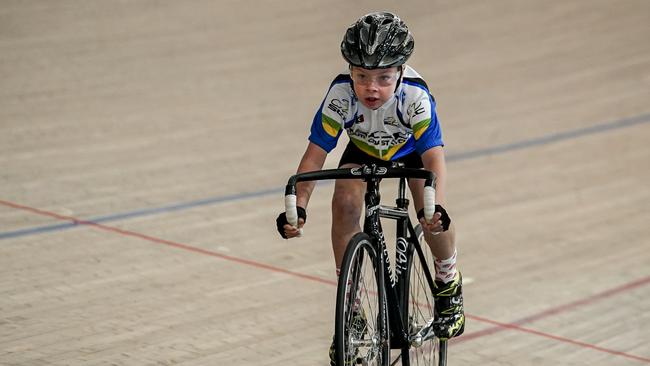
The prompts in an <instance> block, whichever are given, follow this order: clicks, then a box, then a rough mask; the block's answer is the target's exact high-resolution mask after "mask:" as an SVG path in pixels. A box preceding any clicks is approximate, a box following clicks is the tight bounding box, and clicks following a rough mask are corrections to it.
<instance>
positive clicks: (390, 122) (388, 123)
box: [384, 116, 399, 127]
mask: <svg viewBox="0 0 650 366" xmlns="http://www.w3.org/2000/svg"><path fill="white" fill-rule="evenodd" d="M384 125H386V126H393V127H399V123H398V122H397V120H396V119H395V117H393V116H388V117H386V118H384Z"/></svg>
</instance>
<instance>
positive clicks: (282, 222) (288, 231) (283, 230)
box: [275, 206, 307, 239]
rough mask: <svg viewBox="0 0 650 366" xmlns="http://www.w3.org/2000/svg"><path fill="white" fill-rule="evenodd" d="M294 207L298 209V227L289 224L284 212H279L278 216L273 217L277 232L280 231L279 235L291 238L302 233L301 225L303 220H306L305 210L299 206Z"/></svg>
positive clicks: (303, 223)
mask: <svg viewBox="0 0 650 366" xmlns="http://www.w3.org/2000/svg"><path fill="white" fill-rule="evenodd" d="M296 209H297V211H298V227H295V226H292V225H291V224H289V222H288V221H287V213H286V212H283V213H281V214H280V215H278V218H277V219H275V224H276V226H277V229H278V233H280V236H282V237H283V238H285V239H291V238H295V237H297V236H300V235H302V227H303V226H305V222H306V221H307V211H305V209H304V208H302V207H300V206H298V207H296Z"/></svg>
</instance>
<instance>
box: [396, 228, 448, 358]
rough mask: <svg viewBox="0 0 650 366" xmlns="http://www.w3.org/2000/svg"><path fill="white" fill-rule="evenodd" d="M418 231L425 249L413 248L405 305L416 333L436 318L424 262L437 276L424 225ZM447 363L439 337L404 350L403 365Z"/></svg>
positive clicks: (410, 325) (416, 231) (419, 238)
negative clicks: (423, 228)
mask: <svg viewBox="0 0 650 366" xmlns="http://www.w3.org/2000/svg"><path fill="white" fill-rule="evenodd" d="M415 233H416V234H417V237H418V242H419V243H420V248H421V249H422V252H421V253H420V252H418V251H417V250H415V248H413V250H412V251H411V252H410V255H409V258H408V262H407V271H408V272H407V273H408V282H407V283H406V285H405V291H404V295H405V296H406V299H405V301H404V304H408V306H405V310H406V311H407V314H406V317H405V319H406V324H407V326H408V332H409V334H411V335H412V334H415V333H417V331H418V330H420V329H421V328H422V326H424V324H425V323H426V322H428V321H429V320H430V319H433V316H434V306H435V300H434V298H433V289H432V288H431V286H430V284H429V281H428V280H427V276H426V274H425V271H424V267H423V265H422V263H423V262H425V263H426V266H427V267H428V268H429V274H430V275H431V276H435V268H434V257H433V254H432V253H431V249H429V245H428V244H427V243H426V241H425V240H424V234H423V232H422V227H421V226H420V224H418V225H416V227H415ZM445 364H446V352H444V353H441V352H440V342H439V340H438V338H437V337H434V338H432V339H430V340H427V341H424V342H422V344H420V345H409V346H408V347H405V348H403V349H402V365H403V366H409V365H424V366H436V365H438V366H439V365H445Z"/></svg>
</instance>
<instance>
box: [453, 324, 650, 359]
mask: <svg viewBox="0 0 650 366" xmlns="http://www.w3.org/2000/svg"><path fill="white" fill-rule="evenodd" d="M471 318H472V319H475V320H478V321H481V322H484V323H489V324H493V325H496V326H497V327H498V328H492V329H496V331H499V330H505V329H512V330H518V331H520V332H524V333H529V334H535V335H538V336H540V337H544V338H550V339H554V340H557V341H560V342H564V343H570V344H574V345H576V346H580V347H584V348H590V349H594V350H597V351H600V352H605V353H609V354H611V355H617V356H622V357H626V358H629V359H633V360H637V361H642V362H645V363H650V358H646V357H641V356H635V355H631V354H629V353H625V352H620V351H615V350H611V349H608V348H603V347H599V346H596V345H593V344H589V343H585V342H580V341H576V340H574V339H570V338H565V337H560V336H556V335H554V334H549V333H544V332H540V331H537V330H534V329H530V328H524V327H522V326H519V325H517V324H514V323H501V322H497V321H494V320H490V319H486V318H482V317H478V316H475V315H473V316H471ZM496 331H492V332H476V333H472V334H471V335H475V334H476V336H474V337H473V338H470V339H474V338H478V337H480V336H484V335H488V334H493V333H496ZM478 333H482V334H478ZM466 340H467V339H465V336H464V335H463V336H461V338H455V339H452V340H451V342H452V343H460V342H463V341H466Z"/></svg>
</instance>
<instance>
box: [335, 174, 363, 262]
mask: <svg viewBox="0 0 650 366" xmlns="http://www.w3.org/2000/svg"><path fill="white" fill-rule="evenodd" d="M357 166H359V165H356V164H344V165H342V166H341V168H353V167H357ZM365 192H366V184H365V183H364V182H363V181H361V180H357V179H339V180H337V181H336V183H335V185H334V196H333V197H332V249H333V250H334V260H335V262H336V269H337V270H338V269H339V268H341V263H342V262H343V255H344V254H345V249H346V247H347V245H348V242H349V241H350V238H352V236H353V235H354V234H356V233H358V232H359V231H361V226H360V224H359V220H360V218H361V214H362V210H363V200H364V194H365Z"/></svg>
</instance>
